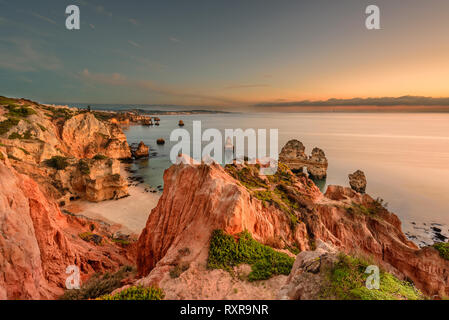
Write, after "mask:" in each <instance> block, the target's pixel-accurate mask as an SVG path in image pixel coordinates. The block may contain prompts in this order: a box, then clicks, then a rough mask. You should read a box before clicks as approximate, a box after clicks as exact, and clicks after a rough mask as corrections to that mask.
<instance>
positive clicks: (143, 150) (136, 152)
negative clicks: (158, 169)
mask: <svg viewBox="0 0 449 320" xmlns="http://www.w3.org/2000/svg"><path fill="white" fill-rule="evenodd" d="M132 155H133V157H134V158H136V159H140V158H148V157H149V155H150V147H148V146H146V145H145V143H143V141H140V143H139V145H138V146H137V148H135V149H133V150H132Z"/></svg>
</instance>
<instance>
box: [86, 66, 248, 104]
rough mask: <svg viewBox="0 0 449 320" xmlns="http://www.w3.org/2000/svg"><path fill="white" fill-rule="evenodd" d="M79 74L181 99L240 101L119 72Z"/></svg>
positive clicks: (104, 81) (97, 80) (99, 81)
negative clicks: (137, 78) (163, 84)
mask: <svg viewBox="0 0 449 320" xmlns="http://www.w3.org/2000/svg"><path fill="white" fill-rule="evenodd" d="M79 76H80V78H81V79H82V80H84V81H89V82H94V83H98V84H105V85H110V86H115V87H123V88H134V89H140V90H143V92H146V93H149V92H152V93H157V94H160V95H164V96H169V97H179V98H183V99H190V100H194V101H201V102H203V103H217V102H219V103H225V104H234V105H235V104H240V103H241V101H237V100H234V99H229V98H226V97H218V96H211V95H205V94H201V93H193V92H188V91H186V90H182V89H179V88H172V87H168V86H162V85H160V84H157V83H155V82H154V81H150V80H136V79H128V78H127V77H126V76H124V75H121V74H119V73H112V74H104V73H91V72H90V71H89V70H88V69H84V70H83V71H82V72H80V73H79Z"/></svg>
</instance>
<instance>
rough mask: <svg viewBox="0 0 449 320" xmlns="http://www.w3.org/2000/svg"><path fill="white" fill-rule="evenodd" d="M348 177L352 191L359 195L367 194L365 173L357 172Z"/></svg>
mask: <svg viewBox="0 0 449 320" xmlns="http://www.w3.org/2000/svg"><path fill="white" fill-rule="evenodd" d="M348 177H349V185H350V186H351V188H352V190H354V191H356V192H359V193H365V190H366V177H365V173H363V171H361V170H357V171H356V172H354V173H352V174H349V175H348Z"/></svg>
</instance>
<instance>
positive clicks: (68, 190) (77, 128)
mask: <svg viewBox="0 0 449 320" xmlns="http://www.w3.org/2000/svg"><path fill="white" fill-rule="evenodd" d="M10 100H11V99H10ZM11 101H14V103H11V102H10V101H9V100H8V103H9V104H7V105H3V106H0V112H1V114H3V115H4V116H3V117H4V118H5V119H6V120H8V121H9V122H12V125H9V126H2V128H5V127H6V129H3V130H2V131H1V132H0V144H1V145H2V146H3V147H4V148H5V153H6V154H7V155H8V158H9V159H10V162H11V164H12V166H13V167H14V168H15V169H16V170H17V171H19V172H20V173H23V174H27V175H29V176H30V177H32V178H33V179H34V180H35V181H37V182H38V183H39V184H40V186H41V187H43V189H45V191H46V193H47V194H48V195H50V196H52V197H53V199H55V200H57V201H58V202H60V203H67V202H68V201H69V200H70V199H72V198H75V199H76V198H80V197H81V198H85V199H87V200H92V201H101V200H107V199H113V198H120V197H123V196H125V195H127V182H126V180H125V179H124V178H122V177H120V167H119V166H120V164H119V162H118V161H117V160H115V159H121V158H129V157H131V151H130V148H129V146H128V143H127V142H126V136H125V134H124V133H123V131H122V130H121V128H120V127H119V126H118V125H117V124H116V123H115V122H116V121H115V122H114V118H113V114H111V113H98V112H85V111H80V110H78V109H76V108H68V107H53V106H46V105H40V104H37V103H34V102H32V101H28V100H23V99H20V100H11ZM0 103H1V101H0ZM97 117H98V119H97ZM11 119H12V120H11ZM100 119H104V120H100ZM8 121H7V122H6V124H8ZM2 125H4V123H3V122H2ZM91 158H95V159H94V160H95V161H91V160H89V159H91ZM107 158H111V159H107ZM106 159H107V160H106ZM53 160H57V161H59V162H61V163H67V165H64V166H63V168H57V169H54V168H51V167H49V166H48V165H47V163H48V161H53ZM98 160H101V161H98ZM81 167H83V168H82V170H80V168H81Z"/></svg>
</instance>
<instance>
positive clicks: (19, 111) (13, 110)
mask: <svg viewBox="0 0 449 320" xmlns="http://www.w3.org/2000/svg"><path fill="white" fill-rule="evenodd" d="M6 109H8V110H9V112H8V113H7V115H6V116H7V117H13V118H26V117H28V116H31V115H32V114H36V111H35V110H33V109H32V108H30V107H28V106H19V105H16V104H10V105H9V106H7V107H6Z"/></svg>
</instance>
